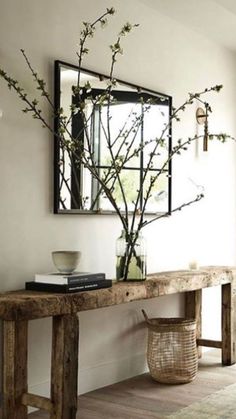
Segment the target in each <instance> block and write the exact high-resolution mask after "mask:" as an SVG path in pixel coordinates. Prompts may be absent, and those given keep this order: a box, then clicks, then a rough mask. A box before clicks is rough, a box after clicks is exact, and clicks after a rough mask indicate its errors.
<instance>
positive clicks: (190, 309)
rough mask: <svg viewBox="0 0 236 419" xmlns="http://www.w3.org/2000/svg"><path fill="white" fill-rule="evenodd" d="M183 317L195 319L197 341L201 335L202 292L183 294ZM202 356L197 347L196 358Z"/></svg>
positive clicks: (199, 348) (200, 349)
mask: <svg viewBox="0 0 236 419" xmlns="http://www.w3.org/2000/svg"><path fill="white" fill-rule="evenodd" d="M185 317H186V318H187V319H195V320H196V324H197V333H196V334H197V339H199V338H200V337H201V334H202V290H201V289H200V290H196V291H189V292H186V293H185ZM201 356H202V348H201V347H198V357H199V358H201Z"/></svg>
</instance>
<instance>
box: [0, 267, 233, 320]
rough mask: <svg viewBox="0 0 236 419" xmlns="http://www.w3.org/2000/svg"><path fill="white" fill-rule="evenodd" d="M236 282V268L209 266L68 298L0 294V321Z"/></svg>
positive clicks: (151, 276) (154, 275) (35, 293)
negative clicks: (0, 319)
mask: <svg viewBox="0 0 236 419" xmlns="http://www.w3.org/2000/svg"><path fill="white" fill-rule="evenodd" d="M233 280H236V267H229V266H225V267H224V266H208V267H203V268H200V269H199V270H179V271H169V272H168V271H167V272H158V273H152V274H149V275H148V276H147V280H146V281H142V282H115V281H114V284H113V286H112V287H111V288H106V289H99V290H94V291H84V292H78V293H71V294H57V293H48V292H38V291H26V290H19V291H12V292H7V293H4V294H0V318H2V319H4V320H32V319H37V318H42V317H49V316H55V315H63V314H75V313H77V312H79V311H85V310H93V309H96V308H102V307H109V306H112V305H118V304H123V303H128V302H131V301H137V300H145V299H149V298H155V297H159V296H162V295H168V294H175V293H179V292H189V291H195V290H199V289H202V288H206V287H212V286H216V285H223V284H227V283H230V282H232V281H233Z"/></svg>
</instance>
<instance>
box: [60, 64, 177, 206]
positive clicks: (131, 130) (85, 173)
mask: <svg viewBox="0 0 236 419" xmlns="http://www.w3.org/2000/svg"><path fill="white" fill-rule="evenodd" d="M78 75H79V77H80V86H84V88H83V89H82V88H81V90H80V92H79V98H80V102H81V98H82V99H83V104H84V109H83V115H84V116H85V118H86V132H85V130H84V119H83V118H84V117H82V116H81V113H80V112H75V113H72V112H71V109H72V108H73V107H75V108H76V107H77V106H79V103H78V92H77V90H76V86H77V83H78ZM107 84H108V78H106V76H103V75H99V74H95V73H92V72H90V71H87V70H82V69H81V70H80V71H79V69H78V68H77V67H75V66H72V65H69V64H67V63H63V62H60V61H56V62H55V105H56V109H63V115H64V116H65V117H66V118H67V130H68V131H69V133H70V134H72V136H73V139H74V143H73V147H74V148H75V149H76V154H77V156H79V155H80V153H87V152H88V150H86V144H88V141H87V140H88V138H86V136H89V144H90V146H91V147H92V153H93V161H94V162H95V166H96V170H97V173H98V174H99V176H103V177H104V176H107V179H108V182H107V185H108V187H112V189H113V194H114V196H115V199H116V202H117V204H118V206H119V208H120V209H121V210H125V208H124V200H123V199H122V190H123V192H124V193H125V196H126V200H127V205H128V210H129V211H132V210H133V208H134V201H135V199H136V196H137V191H138V190H140V189H141V193H140V196H139V209H142V208H143V204H144V197H145V192H146V190H147V188H148V185H149V184H150V179H151V178H153V177H155V176H156V178H157V179H158V181H157V182H155V185H154V186H153V189H152V194H151V195H152V196H151V197H150V199H149V200H148V202H147V203H146V208H145V213H151V214H156V213H162V212H170V205H171V196H170V195H171V193H170V192H171V163H170V161H169V162H168V156H169V154H170V147H171V128H170V126H169V116H170V111H171V97H170V96H166V95H163V94H158V93H155V92H152V91H149V90H147V89H143V88H139V87H137V86H134V85H131V84H128V83H125V82H121V81H117V83H116V85H115V86H114V88H113V89H112V97H113V100H112V103H111V104H110V106H109V127H108V123H107V117H108V112H107V111H108V110H107V108H108V106H107V105H106V101H104V100H103V101H102V102H101V101H100V99H99V100H98V98H101V97H102V95H103V93H104V91H105V90H106V89H107ZM55 124H56V132H57V133H59V132H60V122H59V118H57V119H56V121H55ZM165 127H167V129H166V130H165ZM108 129H109V136H110V138H112V153H113V155H115V156H116V157H118V160H119V158H120V159H121V160H122V159H123V158H124V155H125V154H126V153H127V150H128V151H129V155H130V158H129V159H128V160H127V161H126V163H125V165H124V166H123V167H122V170H121V173H120V180H121V182H122V190H121V188H120V185H119V182H118V181H117V180H116V181H115V182H114V180H113V178H112V177H110V178H111V179H110V180H109V174H110V173H111V172H112V156H111V150H110V149H109V146H108V143H107V130H108ZM163 130H165V135H164V138H163V140H165V141H164V144H165V145H164V146H163V147H161V148H159V149H158V153H156V154H155V155H154V156H153V158H152V164H151V165H149V166H148V164H149V163H148V162H149V159H150V155H151V153H152V152H153V147H154V146H155V144H156V141H157V138H159V137H160V136H161V134H162V133H163ZM59 137H60V136H59V135H57V136H56V137H55V167H54V169H55V173H54V180H55V195H54V212H55V213H68V212H69V213H70V212H71V213H106V214H109V213H111V214H112V213H113V212H114V208H113V207H112V204H111V203H110V201H109V200H108V199H107V198H106V196H105V194H104V193H103V191H102V190H101V188H100V185H99V181H98V180H97V179H96V178H95V177H94V176H92V175H91V172H90V171H89V170H88V169H87V168H86V167H85V165H82V164H81V162H80V161H79V159H78V160H77V161H76V159H75V157H74V153H72V154H71V152H70V149H69V148H67V147H66V145H65V144H64V143H63V144H62V143H60V140H59ZM64 137H65V134H64ZM69 137H70V135H68V141H69ZM81 145H82V146H81ZM90 151H91V150H90ZM136 151H137V152H136ZM166 161H167V162H168V163H167V165H165V167H164V169H163V164H164V163H165V162H166ZM147 167H148V173H147V175H146V176H145V180H144V181H143V175H144V172H145V169H147Z"/></svg>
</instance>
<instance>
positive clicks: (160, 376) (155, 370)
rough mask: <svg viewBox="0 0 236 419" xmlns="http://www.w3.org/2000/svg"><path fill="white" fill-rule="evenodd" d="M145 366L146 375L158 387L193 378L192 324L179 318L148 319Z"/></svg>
mask: <svg viewBox="0 0 236 419" xmlns="http://www.w3.org/2000/svg"><path fill="white" fill-rule="evenodd" d="M142 312H143V315H144V317H145V320H146V325H147V327H148V347H147V362H148V367H149V370H150V374H151V376H152V378H154V380H156V381H159V382H160V383H169V384H178V383H179V384H180V383H188V382H190V381H192V380H193V379H194V378H195V377H196V374H197V369H198V354H197V344H196V321H195V320H192V319H189V320H188V319H182V318H168V319H166V318H165V319H164V318H155V319H149V318H148V316H147V314H146V313H145V311H144V310H142Z"/></svg>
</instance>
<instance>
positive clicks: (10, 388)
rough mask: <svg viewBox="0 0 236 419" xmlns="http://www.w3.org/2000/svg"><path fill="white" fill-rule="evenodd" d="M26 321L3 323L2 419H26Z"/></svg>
mask: <svg viewBox="0 0 236 419" xmlns="http://www.w3.org/2000/svg"><path fill="white" fill-rule="evenodd" d="M27 338H28V325H27V321H5V320H4V321H3V412H2V413H3V414H2V417H3V419H26V418H27V407H26V406H23V405H22V404H21V398H22V394H23V393H26V392H27V344H28V339H27Z"/></svg>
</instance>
